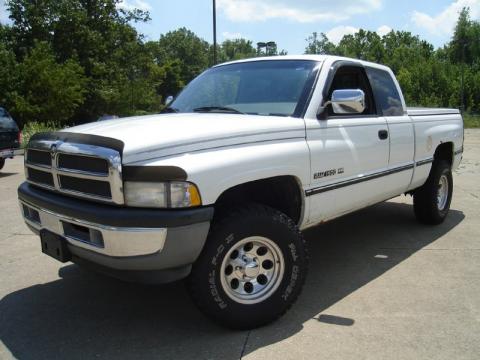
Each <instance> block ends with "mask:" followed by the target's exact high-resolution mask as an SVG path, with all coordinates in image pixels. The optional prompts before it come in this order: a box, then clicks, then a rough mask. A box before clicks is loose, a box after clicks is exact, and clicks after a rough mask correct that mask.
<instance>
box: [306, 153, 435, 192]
mask: <svg viewBox="0 0 480 360" xmlns="http://www.w3.org/2000/svg"><path fill="white" fill-rule="evenodd" d="M432 162H433V158H428V159H424V160H420V161H417V162H415V163H412V164H408V165H403V166H399V167H396V168H392V169H388V170H385V171H379V172H376V173H373V174H369V175H365V176H361V177H358V178H355V179H351V180H345V181H340V182H338V183H334V184H329V185H325V186H320V187H317V188H313V189H309V190H306V191H305V195H306V196H312V195H317V194H321V193H323V192H326V191H331V190H336V189H340V188H343V187H346V186H351V185H355V184H359V183H361V182H364V181H369V180H373V179H378V178H380V177H383V176H388V175H392V174H396V173H399V172H402V171H406V170H411V169H413V168H414V167H415V166H422V165H426V164H430V163H432Z"/></svg>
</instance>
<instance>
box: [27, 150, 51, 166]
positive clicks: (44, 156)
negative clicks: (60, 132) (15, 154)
mask: <svg viewBox="0 0 480 360" xmlns="http://www.w3.org/2000/svg"><path fill="white" fill-rule="evenodd" d="M27 162H29V163H31V164H38V165H44V166H51V165H52V155H51V154H50V152H49V151H40V150H33V149H31V150H28V152H27Z"/></svg>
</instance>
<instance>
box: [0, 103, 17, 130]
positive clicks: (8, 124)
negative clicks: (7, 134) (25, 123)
mask: <svg viewBox="0 0 480 360" xmlns="http://www.w3.org/2000/svg"><path fill="white" fill-rule="evenodd" d="M0 130H2V131H18V126H17V124H16V123H15V121H13V119H12V118H11V117H10V114H9V113H8V112H7V111H6V110H5V109H3V108H0Z"/></svg>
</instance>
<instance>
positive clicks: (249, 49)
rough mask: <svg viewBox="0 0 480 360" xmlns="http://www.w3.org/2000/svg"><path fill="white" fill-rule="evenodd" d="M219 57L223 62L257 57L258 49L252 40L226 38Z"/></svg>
mask: <svg viewBox="0 0 480 360" xmlns="http://www.w3.org/2000/svg"><path fill="white" fill-rule="evenodd" d="M219 55H220V56H219V58H220V60H221V62H225V61H232V60H239V59H245V58H251V57H255V56H256V55H257V50H256V49H255V48H254V47H253V45H252V42H251V41H250V40H246V39H234V40H225V41H224V42H223V43H222V44H221V45H220V52H219Z"/></svg>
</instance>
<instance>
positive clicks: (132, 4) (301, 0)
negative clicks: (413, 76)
mask: <svg viewBox="0 0 480 360" xmlns="http://www.w3.org/2000/svg"><path fill="white" fill-rule="evenodd" d="M1 2H3V0H0V5H1ZM212 3H213V0H175V1H171V0H168V1H167V0H123V1H121V2H120V4H119V5H118V6H119V7H122V8H124V9H132V8H139V9H142V10H148V11H149V12H150V16H151V18H152V20H151V21H150V22H149V23H147V24H139V25H137V28H138V30H139V31H140V32H141V33H143V34H144V35H146V37H147V39H148V40H157V39H158V38H159V37H160V34H164V33H166V32H168V31H171V30H175V29H178V28H179V27H186V28H188V29H190V30H192V31H193V32H195V33H196V34H197V35H198V36H200V37H201V38H203V39H205V40H207V41H209V42H213V40H212V39H213V32H212V9H213V6H212ZM216 3H217V39H218V41H219V42H221V41H223V40H225V39H234V38H239V37H241V38H246V39H248V40H251V41H253V43H254V44H256V43H257V42H259V41H262V42H266V41H275V42H276V43H277V45H278V49H279V50H281V49H284V50H287V51H288V53H289V54H301V53H303V52H304V50H305V47H306V45H307V42H306V40H305V39H307V38H308V37H309V36H310V35H311V34H312V33H313V32H318V33H321V32H324V33H326V34H327V36H328V37H329V39H330V40H331V41H333V42H334V43H338V41H340V39H341V38H342V36H343V35H344V34H353V33H355V32H356V31H357V30H358V29H359V28H363V29H367V30H371V31H376V32H378V33H379V34H380V35H383V34H385V33H388V32H389V31H390V30H391V29H394V30H404V31H410V32H412V33H413V34H415V35H419V36H420V37H421V38H422V39H425V40H427V41H429V42H430V43H431V44H433V45H434V46H435V47H441V46H443V45H444V44H445V43H447V42H448V41H449V40H450V38H451V36H452V33H453V28H454V26H455V23H456V20H457V18H458V13H459V11H460V10H461V9H462V8H463V7H469V8H470V11H471V12H470V14H471V17H472V19H475V20H480V0H421V1H419V0H295V1H291V0H216ZM0 22H2V23H5V22H8V12H7V10H6V9H5V6H0Z"/></svg>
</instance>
